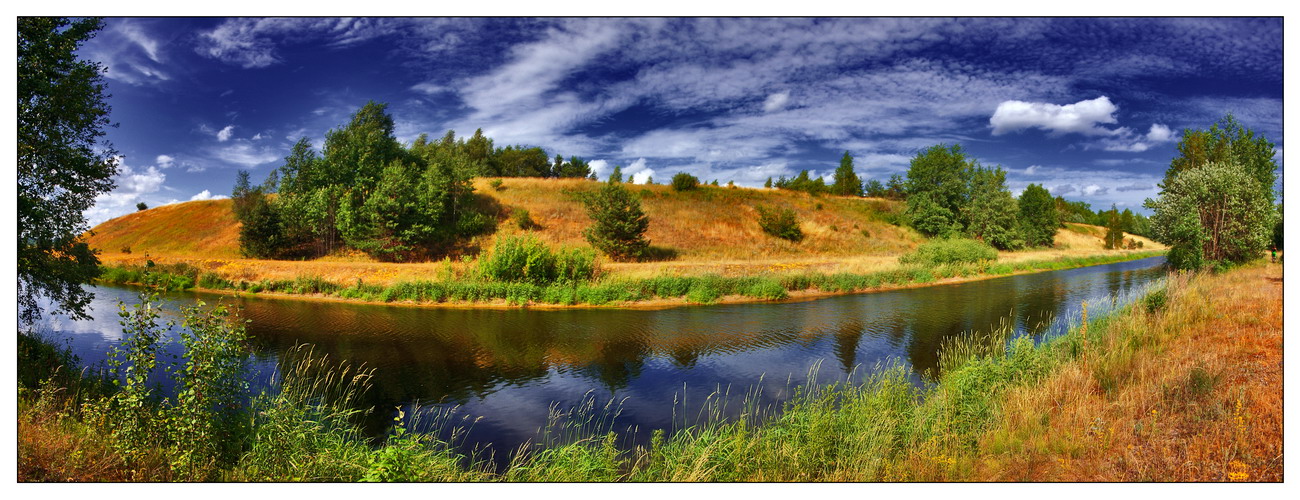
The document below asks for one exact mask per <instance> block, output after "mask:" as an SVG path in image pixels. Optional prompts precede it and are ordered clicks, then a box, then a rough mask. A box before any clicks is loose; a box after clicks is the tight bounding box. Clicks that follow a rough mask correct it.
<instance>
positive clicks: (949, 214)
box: [905, 191, 961, 237]
mask: <svg viewBox="0 0 1300 500" xmlns="http://www.w3.org/2000/svg"><path fill="white" fill-rule="evenodd" d="M905 215H906V216H907V217H908V218H909V219H911V221H912V227H913V228H915V229H916V230H917V231H918V232H920V233H921V234H924V235H929V236H938V237H948V236H951V235H955V234H958V233H960V232H961V224H960V223H959V222H958V221H957V216H956V214H955V213H953V211H952V210H949V209H948V208H947V207H944V206H943V205H940V204H939V203H938V202H936V201H935V195H934V194H932V193H930V192H928V191H923V192H919V193H915V194H912V195H910V196H908V198H907V212H905Z"/></svg>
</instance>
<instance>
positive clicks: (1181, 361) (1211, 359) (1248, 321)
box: [917, 264, 1282, 481]
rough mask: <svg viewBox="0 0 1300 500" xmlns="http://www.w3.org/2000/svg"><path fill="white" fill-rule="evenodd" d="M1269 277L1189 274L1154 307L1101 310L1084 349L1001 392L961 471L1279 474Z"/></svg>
mask: <svg viewBox="0 0 1300 500" xmlns="http://www.w3.org/2000/svg"><path fill="white" fill-rule="evenodd" d="M1281 278H1282V267H1281V266H1280V265H1276V264H1273V265H1261V266H1258V267H1253V268H1249V269H1243V270H1238V271H1234V272H1231V273H1228V274H1225V275H1220V276H1213V277H1206V278H1201V279H1197V280H1193V281H1191V282H1190V284H1185V285H1184V286H1182V287H1179V286H1174V288H1173V290H1171V297H1170V305H1169V309H1168V311H1167V313H1166V314H1163V315H1148V314H1143V313H1137V314H1132V315H1126V316H1121V317H1119V318H1118V319H1117V320H1116V321H1113V322H1111V323H1110V324H1108V325H1107V326H1106V331H1105V334H1104V336H1103V344H1102V345H1100V346H1096V347H1097V348H1096V349H1095V350H1094V351H1093V353H1090V355H1089V356H1085V357H1083V358H1082V359H1080V360H1076V361H1073V362H1070V363H1067V364H1066V365H1064V366H1062V367H1061V368H1060V369H1059V370H1057V371H1056V372H1055V373H1054V374H1053V375H1052V376H1051V377H1049V378H1048V379H1046V380H1044V381H1043V382H1042V383H1039V384H1034V385H1032V386H1027V387H1020V388H1016V389H1013V390H1011V391H1009V392H1008V393H1007V395H1006V397H1005V400H1004V403H1003V405H1004V406H1003V408H1004V411H1003V416H1002V418H1001V421H1000V424H999V425H998V426H996V427H995V428H994V429H993V430H991V431H989V432H987V433H986V434H985V435H984V437H983V439H982V440H981V441H980V450H981V451H980V453H979V454H978V456H976V457H972V458H970V459H968V460H967V461H966V466H967V467H968V470H969V471H968V473H967V475H965V476H964V478H966V479H973V480H995V481H1281V480H1282V286H1281V285H1282V283H1281ZM1177 283H1178V282H1176V284H1177ZM1183 283H1186V282H1185V281H1184V282H1183ZM917 461H918V462H924V460H919V459H918V460H917ZM918 465H919V464H918Z"/></svg>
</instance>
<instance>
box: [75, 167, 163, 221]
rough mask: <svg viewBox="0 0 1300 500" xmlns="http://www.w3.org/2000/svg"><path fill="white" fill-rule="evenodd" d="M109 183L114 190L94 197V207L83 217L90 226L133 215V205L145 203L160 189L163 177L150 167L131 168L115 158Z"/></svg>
mask: <svg viewBox="0 0 1300 500" xmlns="http://www.w3.org/2000/svg"><path fill="white" fill-rule="evenodd" d="M113 180H114V182H115V183H116V187H115V188H114V189H113V190H112V191H110V192H108V193H103V194H100V195H98V196H96V197H95V205H94V206H92V207H91V208H90V209H89V210H86V211H85V212H84V213H83V215H85V216H86V220H87V221H89V223H90V225H91V226H95V225H96V224H99V223H101V222H104V221H106V220H108V219H111V218H113V217H117V216H119V215H124V214H128V213H131V212H134V211H135V209H136V208H135V204H136V203H139V202H141V201H145V200H146V198H147V197H149V195H152V194H155V193H157V192H158V191H160V190H162V189H163V187H164V186H163V185H164V183H165V182H166V181H167V174H165V173H163V172H162V171H161V170H159V169H158V167H157V166H153V165H151V166H148V167H145V168H138V167H132V166H130V165H128V164H126V162H125V161H123V159H122V158H121V157H118V171H117V176H115V177H114V178H113Z"/></svg>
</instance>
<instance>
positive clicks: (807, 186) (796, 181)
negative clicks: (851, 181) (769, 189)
mask: <svg viewBox="0 0 1300 500" xmlns="http://www.w3.org/2000/svg"><path fill="white" fill-rule="evenodd" d="M850 163H852V160H851V159H850ZM855 178H856V175H855ZM773 186H776V187H777V188H779V189H789V190H791V191H802V192H805V193H808V194H813V195H817V194H822V193H825V192H827V190H828V189H829V188H827V187H826V181H825V180H824V179H822V178H821V177H818V178H816V179H813V178H812V176H811V175H810V174H809V173H808V171H807V170H800V171H799V175H796V176H795V177H794V178H793V179H786V178H785V176H784V175H783V176H781V177H780V178H778V179H777V180H776V183H774V184H773Z"/></svg>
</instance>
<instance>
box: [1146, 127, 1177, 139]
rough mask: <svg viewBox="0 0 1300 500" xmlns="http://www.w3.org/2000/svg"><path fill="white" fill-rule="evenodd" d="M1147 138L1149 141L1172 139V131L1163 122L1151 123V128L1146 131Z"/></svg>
mask: <svg viewBox="0 0 1300 500" xmlns="http://www.w3.org/2000/svg"><path fill="white" fill-rule="evenodd" d="M1147 140H1148V141H1151V142H1169V141H1172V140H1174V133H1173V131H1171V130H1169V127H1167V126H1165V124H1163V123H1152V124H1151V130H1150V131H1148V132H1147Z"/></svg>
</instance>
